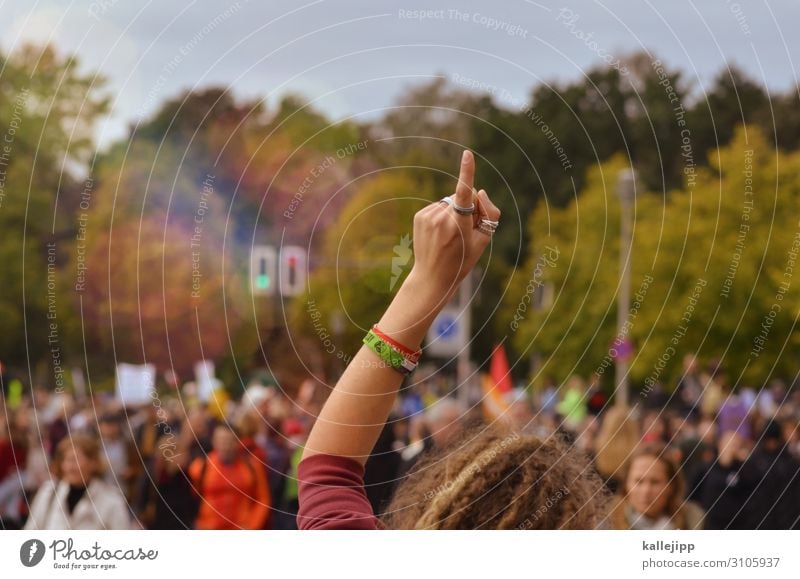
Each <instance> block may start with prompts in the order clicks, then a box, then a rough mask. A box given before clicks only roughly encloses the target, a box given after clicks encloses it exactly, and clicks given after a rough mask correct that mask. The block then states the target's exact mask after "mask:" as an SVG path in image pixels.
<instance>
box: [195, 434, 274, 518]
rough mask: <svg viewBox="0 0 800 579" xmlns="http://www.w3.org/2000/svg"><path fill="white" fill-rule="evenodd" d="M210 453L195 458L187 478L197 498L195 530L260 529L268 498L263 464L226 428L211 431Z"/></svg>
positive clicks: (265, 515)
mask: <svg viewBox="0 0 800 579" xmlns="http://www.w3.org/2000/svg"><path fill="white" fill-rule="evenodd" d="M211 444H212V448H213V450H212V451H211V452H210V453H208V456H207V457H200V458H197V459H195V460H194V461H193V462H192V463H191V465H190V466H189V476H190V478H191V480H192V484H193V485H194V487H195V490H196V492H197V493H198V495H199V497H200V508H199V510H198V512H197V519H196V520H195V528H197V529H251V530H257V529H263V528H264V525H265V523H266V521H267V518H268V516H269V509H270V495H269V486H268V485H267V476H266V473H265V469H264V465H263V464H259V461H258V460H256V459H255V458H254V457H253V456H252V455H251V454H250V453H248V452H247V451H245V450H244V449H243V448H242V445H241V443H240V441H239V437H238V436H237V434H236V432H235V431H234V430H232V429H231V428H230V427H229V426H227V425H219V426H217V427H216V428H215V429H214V434H213V436H212V440H211Z"/></svg>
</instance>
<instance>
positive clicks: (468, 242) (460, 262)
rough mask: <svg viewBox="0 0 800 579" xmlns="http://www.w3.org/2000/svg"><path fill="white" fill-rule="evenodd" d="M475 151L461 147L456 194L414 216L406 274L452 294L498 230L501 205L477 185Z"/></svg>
mask: <svg viewBox="0 0 800 579" xmlns="http://www.w3.org/2000/svg"><path fill="white" fill-rule="evenodd" d="M474 178H475V157H474V156H473V154H472V152H471V151H464V153H463V155H462V157H461V167H460V171H459V177H458V184H457V185H456V192H455V194H454V195H450V196H448V197H444V198H443V199H441V200H440V201H437V202H436V203H432V204H430V205H428V206H426V207H425V208H423V209H422V210H421V211H419V212H418V213H417V214H416V215H415V216H414V267H413V268H412V270H411V273H410V274H409V275H410V276H414V277H418V278H419V279H421V280H425V281H426V282H427V283H428V284H432V285H433V286H434V287H435V288H436V289H437V291H438V292H440V293H441V292H444V295H445V296H452V295H453V293H455V290H456V289H457V288H458V284H459V283H460V282H461V280H463V279H464V277H466V275H467V274H468V273H469V271H470V270H472V268H473V267H475V264H476V263H477V262H478V259H479V258H480V256H481V255H482V254H483V252H484V250H485V249H486V247H487V246H488V245H489V243H490V241H491V237H492V235H493V234H494V232H495V231H496V230H497V226H498V224H499V220H500V210H499V209H498V208H497V207H496V206H495V204H494V203H492V201H491V200H490V199H489V196H488V195H487V194H486V191H484V190H483V189H481V190H480V191H476V189H475V188H474V187H473V181H474Z"/></svg>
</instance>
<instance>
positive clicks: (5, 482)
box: [0, 398, 29, 529]
mask: <svg viewBox="0 0 800 579" xmlns="http://www.w3.org/2000/svg"><path fill="white" fill-rule="evenodd" d="M0 402H2V399H1V398H0ZM23 411H24V408H18V409H17V410H16V411H11V410H10V409H9V408H3V407H2V405H0V528H3V529H19V528H20V525H21V524H22V520H23V517H24V515H25V512H26V511H25V502H24V484H25V469H26V466H27V460H28V445H29V439H28V433H27V429H26V427H25V426H26V425H25V424H24V423H23V422H22V421H21V420H20V419H19V417H20V416H21V414H22V412H23ZM6 417H8V418H6Z"/></svg>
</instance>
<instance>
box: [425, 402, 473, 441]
mask: <svg viewBox="0 0 800 579" xmlns="http://www.w3.org/2000/svg"><path fill="white" fill-rule="evenodd" d="M463 416H464V407H463V406H462V405H461V404H459V403H458V401H456V400H455V399H453V398H442V399H441V400H437V401H436V402H435V403H434V404H433V405H431V407H430V408H428V409H427V410H426V411H425V424H426V425H427V427H428V431H429V432H430V435H431V438H432V439H433V444H434V445H435V446H441V445H443V444H446V443H447V442H448V441H449V440H450V438H451V437H452V436H453V434H454V433H455V432H457V431H458V430H459V428H460V427H461V419H462V417H463Z"/></svg>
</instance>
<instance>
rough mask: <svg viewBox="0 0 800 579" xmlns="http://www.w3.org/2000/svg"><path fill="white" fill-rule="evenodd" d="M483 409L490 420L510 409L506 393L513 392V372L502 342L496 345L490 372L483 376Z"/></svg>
mask: <svg viewBox="0 0 800 579" xmlns="http://www.w3.org/2000/svg"><path fill="white" fill-rule="evenodd" d="M481 386H482V387H483V411H484V414H485V415H486V417H487V418H488V419H489V420H496V419H498V418H500V417H501V416H503V414H505V412H506V411H507V410H508V403H507V402H506V400H505V396H504V395H505V394H506V393H507V392H511V389H512V384H511V372H510V370H509V367H508V358H507V357H506V350H505V348H504V347H503V345H502V344H499V345H498V346H496V347H495V349H494V351H493V352H492V360H491V362H490V363H489V373H488V374H484V375H483V376H481Z"/></svg>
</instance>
